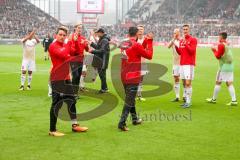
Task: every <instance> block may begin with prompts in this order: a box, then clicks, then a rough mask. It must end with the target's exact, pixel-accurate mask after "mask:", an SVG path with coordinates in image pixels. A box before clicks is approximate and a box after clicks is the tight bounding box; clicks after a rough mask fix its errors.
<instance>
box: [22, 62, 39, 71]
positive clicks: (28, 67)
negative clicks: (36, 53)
mask: <svg viewBox="0 0 240 160" xmlns="http://www.w3.org/2000/svg"><path fill="white" fill-rule="evenodd" d="M22 71H36V63H35V61H34V60H27V59H23V61H22Z"/></svg>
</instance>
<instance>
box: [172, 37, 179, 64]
mask: <svg viewBox="0 0 240 160" xmlns="http://www.w3.org/2000/svg"><path fill="white" fill-rule="evenodd" d="M173 44H174V45H173V46H172V49H173V65H180V55H179V54H178V53H177V51H176V48H175V46H176V47H179V45H180V41H179V40H175V41H174V42H173Z"/></svg>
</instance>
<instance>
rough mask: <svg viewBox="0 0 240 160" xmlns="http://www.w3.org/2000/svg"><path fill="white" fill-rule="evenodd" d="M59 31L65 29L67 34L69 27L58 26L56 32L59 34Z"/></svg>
mask: <svg viewBox="0 0 240 160" xmlns="http://www.w3.org/2000/svg"><path fill="white" fill-rule="evenodd" d="M59 31H64V32H65V33H66V34H67V33H68V28H67V27H65V26H61V27H58V29H57V32H56V34H58V32H59Z"/></svg>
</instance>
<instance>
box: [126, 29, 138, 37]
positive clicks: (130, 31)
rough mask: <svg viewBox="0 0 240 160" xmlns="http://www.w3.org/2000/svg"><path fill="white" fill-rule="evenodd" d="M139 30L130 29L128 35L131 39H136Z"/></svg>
mask: <svg viewBox="0 0 240 160" xmlns="http://www.w3.org/2000/svg"><path fill="white" fill-rule="evenodd" d="M137 32H138V28H137V27H130V28H129V30H128V34H129V36H130V37H134V36H136V35H137Z"/></svg>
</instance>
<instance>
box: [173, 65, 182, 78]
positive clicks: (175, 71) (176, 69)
mask: <svg viewBox="0 0 240 160" xmlns="http://www.w3.org/2000/svg"><path fill="white" fill-rule="evenodd" d="M172 75H173V76H180V65H173V68H172Z"/></svg>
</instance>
